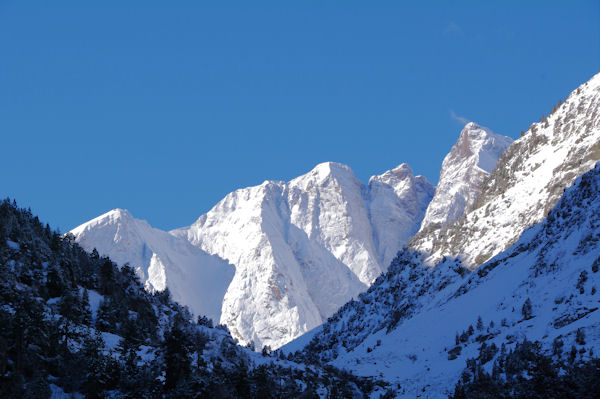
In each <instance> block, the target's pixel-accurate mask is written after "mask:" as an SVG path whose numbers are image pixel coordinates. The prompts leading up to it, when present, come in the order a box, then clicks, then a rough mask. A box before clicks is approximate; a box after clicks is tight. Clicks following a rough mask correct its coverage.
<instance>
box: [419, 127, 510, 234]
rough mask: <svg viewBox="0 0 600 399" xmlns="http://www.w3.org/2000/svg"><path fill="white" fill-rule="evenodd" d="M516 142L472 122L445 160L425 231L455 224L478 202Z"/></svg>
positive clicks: (427, 215) (426, 215)
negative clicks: (485, 180) (498, 166)
mask: <svg viewBox="0 0 600 399" xmlns="http://www.w3.org/2000/svg"><path fill="white" fill-rule="evenodd" d="M512 142H513V140H512V139H511V138H510V137H506V136H501V135H499V134H495V133H494V132H492V131H491V130H489V129H488V128H485V127H483V126H479V125H478V124H476V123H474V122H469V123H468V124H467V125H466V126H465V127H464V129H463V130H462V132H461V133H460V137H459V139H458V141H457V142H456V144H455V145H454V146H453V147H452V150H451V151H450V153H448V155H446V157H445V158H444V162H443V163H442V169H441V171H440V180H439V183H438V185H437V187H436V189H435V195H434V196H433V199H432V200H431V202H430V203H429V207H428V208H427V213H426V214H425V218H424V219H423V223H422V224H421V230H426V229H427V228H431V227H430V226H435V225H437V226H439V225H442V224H444V223H446V222H454V221H456V220H457V219H458V218H459V217H460V216H462V215H463V213H464V212H465V211H466V210H467V209H468V208H469V207H471V206H472V205H473V204H474V203H475V200H476V199H477V197H479V194H480V193H481V189H482V185H483V181H484V179H485V178H486V177H487V176H488V175H489V174H490V173H491V172H492V171H493V170H494V168H495V167H496V163H497V162H498V160H499V159H500V156H501V155H502V153H503V152H504V151H505V150H506V149H507V148H508V146H509V145H510V144H511V143H512Z"/></svg>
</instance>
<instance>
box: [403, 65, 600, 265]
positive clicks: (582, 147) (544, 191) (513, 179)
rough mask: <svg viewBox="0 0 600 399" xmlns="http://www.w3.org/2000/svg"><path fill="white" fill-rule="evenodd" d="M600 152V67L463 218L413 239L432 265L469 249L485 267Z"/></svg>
mask: <svg viewBox="0 0 600 399" xmlns="http://www.w3.org/2000/svg"><path fill="white" fill-rule="evenodd" d="M598 160H600V74H598V75H596V76H594V77H593V78H592V79H590V80H589V81H588V82H587V83H584V84H583V85H581V86H580V87H579V88H577V90H575V91H574V92H572V93H571V94H570V95H569V97H568V98H567V99H566V100H565V101H564V103H559V105H558V106H557V107H555V109H553V110H552V112H551V113H550V115H548V116H545V117H543V118H542V120H541V121H540V122H537V123H534V124H532V125H531V127H530V128H529V129H528V130H527V132H525V134H524V135H523V136H522V137H520V138H519V139H518V140H516V141H515V142H514V143H513V144H511V145H510V147H509V148H508V149H507V150H506V151H505V152H504V153H503V154H502V156H501V157H500V160H499V161H498V163H497V166H496V168H495V169H494V171H493V172H492V173H491V174H490V175H489V176H487V177H486V178H485V180H484V182H483V185H482V187H483V188H482V190H481V194H480V195H479V197H478V198H477V200H476V201H475V203H474V204H473V207H472V210H471V211H469V212H467V213H466V214H465V215H464V216H463V217H461V218H460V219H459V220H457V221H456V222H450V223H447V224H446V225H443V226H441V227H439V226H434V227H433V228H429V229H423V230H422V231H421V232H419V233H418V234H417V235H416V236H415V237H414V238H412V239H411V240H410V242H409V244H408V245H409V247H410V248H411V249H413V250H416V251H419V252H421V253H424V254H426V256H427V260H426V261H427V263H428V264H430V265H434V264H435V263H437V262H438V261H439V260H441V259H443V258H444V257H461V259H462V261H463V263H464V264H466V265H467V266H469V267H471V268H474V267H477V266H478V265H480V264H482V263H483V262H485V261H486V260H488V259H489V258H491V257H492V256H494V255H496V254H498V253H499V252H501V251H503V250H504V249H506V248H508V247H509V246H510V245H512V244H513V243H514V242H515V241H516V240H517V239H518V238H519V236H520V235H521V233H522V232H523V231H524V230H525V229H526V228H528V227H530V226H533V225H534V224H536V223H539V222H540V221H542V220H543V219H544V217H546V215H547V214H548V211H549V210H550V209H552V207H553V206H554V205H555V204H556V202H557V201H558V199H559V198H560V196H561V195H562V193H563V192H564V190H565V189H566V188H568V187H570V186H571V185H572V184H573V182H574V181H575V179H576V178H577V177H578V176H580V175H582V174H583V173H585V172H587V171H589V170H590V169H591V168H593V167H594V165H595V163H596V162H597V161H598ZM430 226H433V225H430Z"/></svg>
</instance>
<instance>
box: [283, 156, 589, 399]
mask: <svg viewBox="0 0 600 399" xmlns="http://www.w3.org/2000/svg"><path fill="white" fill-rule="evenodd" d="M419 258H420V257H419V254H418V253H411V252H410V251H405V252H404V253H402V254H400V255H399V257H398V258H397V259H396V260H395V261H394V263H393V264H392V266H391V267H390V271H388V273H387V274H386V275H385V276H382V277H381V278H380V279H378V281H377V282H376V283H375V284H374V285H373V286H372V287H371V288H370V289H369V291H368V292H367V293H366V294H363V295H361V297H360V299H359V300H358V301H353V302H350V303H348V304H346V305H345V306H344V307H343V308H342V309H341V310H340V311H339V312H338V313H336V314H335V315H334V316H333V317H332V318H330V321H329V322H328V323H325V324H324V325H323V326H321V327H319V328H317V329H316V330H315V331H313V332H312V333H311V334H309V338H310V339H311V341H310V343H309V345H308V346H307V347H306V348H305V349H304V351H305V356H307V358H311V357H312V358H314V357H317V358H320V359H322V360H324V361H329V362H331V363H332V364H333V365H337V366H340V367H345V368H348V369H350V370H352V371H353V372H356V373H358V374H361V375H374V376H379V377H383V378H384V379H386V380H389V381H392V382H395V383H398V384H399V385H400V387H401V389H400V392H401V396H402V397H430V398H437V397H446V394H447V393H448V392H449V391H451V390H452V389H453V387H454V384H455V383H456V381H457V380H458V378H459V377H460V374H461V372H462V371H463V370H464V368H465V361H466V360H467V359H469V358H476V357H478V356H480V354H481V351H485V350H486V349H488V350H489V348H490V347H491V346H492V344H494V345H495V346H496V347H497V348H500V347H501V346H502V344H505V345H506V346H507V349H510V348H511V347H512V346H514V344H515V343H516V342H517V341H521V340H522V339H523V338H524V337H527V338H528V339H529V340H540V341H541V342H542V343H543V344H544V347H545V348H546V350H547V351H549V353H552V346H553V343H555V341H556V342H557V343H558V342H562V343H563V344H564V348H565V349H564V350H565V351H568V350H569V348H571V346H575V347H576V349H577V351H578V352H579V353H580V356H584V357H585V356H588V352H589V349H593V350H594V351H595V352H597V349H598V348H599V347H600V330H599V327H600V312H599V311H598V308H599V305H598V302H599V300H600V293H599V292H598V291H597V288H598V287H599V286H600V271H599V269H600V166H597V167H596V168H594V169H593V170H592V171H590V172H588V173H586V174H585V175H584V176H582V177H581V178H579V179H578V180H577V181H576V182H575V184H574V186H573V187H572V188H570V189H568V190H567V191H566V193H565V194H564V196H563V197H562V199H561V200H560V202H559V203H558V204H557V205H556V207H555V208H554V209H553V210H552V211H551V212H550V213H549V214H548V217H547V219H546V220H544V221H543V222H542V223H540V224H538V225H536V226H534V227H532V228H530V229H528V230H527V231H526V232H525V233H524V234H523V235H522V236H521V238H520V239H519V240H518V241H517V242H516V243H515V244H514V245H512V246H511V247H510V248H509V249H508V250H506V251H504V252H502V253H501V254H499V255H498V256H496V257H495V258H493V259H492V260H490V261H489V262H487V263H485V264H484V265H482V266H481V267H480V268H479V269H477V270H476V271H474V272H471V273H466V269H461V268H460V262H457V260H456V259H449V258H447V259H446V260H444V261H443V262H441V263H440V264H439V265H438V267H436V268H434V269H429V268H427V267H424V266H423V265H422V264H419ZM463 275H464V276H463ZM528 299H529V301H530V302H531V305H532V306H531V315H526V314H525V313H524V312H523V311H522V309H523V305H524V304H525V303H526V302H527V300H528ZM479 317H481V319H482V323H481V325H480V327H479V328H478V327H477V324H478V323H477V322H478V318H479ZM470 327H473V328H472V333H469V332H468V331H469V330H470ZM578 330H579V331H580V333H579V334H581V333H583V336H584V337H585V339H584V343H582V342H581V340H579V341H576V339H575V338H576V335H577V331H578ZM463 333H464V334H463ZM458 336H460V338H458ZM457 339H458V342H457ZM306 341H307V339H306V338H304V337H302V338H301V339H299V340H298V342H295V341H294V342H292V343H290V344H288V345H287V346H285V347H284V348H283V349H284V350H285V351H294V350H297V349H299V348H300V347H301V346H302V344H304V343H306ZM491 353H492V354H494V353H495V352H493V351H492V352H491ZM492 358H493V356H492ZM491 364H492V361H490V362H489V363H488V364H487V365H488V366H490V367H491Z"/></svg>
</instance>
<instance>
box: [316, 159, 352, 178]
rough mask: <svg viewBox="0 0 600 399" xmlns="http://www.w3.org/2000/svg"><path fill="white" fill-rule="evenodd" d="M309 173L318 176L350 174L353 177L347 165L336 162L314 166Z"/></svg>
mask: <svg viewBox="0 0 600 399" xmlns="http://www.w3.org/2000/svg"><path fill="white" fill-rule="evenodd" d="M309 173H311V174H317V175H319V176H328V175H339V174H340V173H343V174H347V173H351V174H352V175H354V173H353V172H352V169H351V168H350V167H349V166H348V165H344V164H343V163H338V162H322V163H320V164H318V165H317V166H315V167H314V168H313V169H312V170H311V171H310V172H309Z"/></svg>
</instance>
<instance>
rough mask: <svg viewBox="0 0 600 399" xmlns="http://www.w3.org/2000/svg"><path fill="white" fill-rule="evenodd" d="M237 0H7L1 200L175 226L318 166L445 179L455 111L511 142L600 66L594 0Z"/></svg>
mask: <svg viewBox="0 0 600 399" xmlns="http://www.w3.org/2000/svg"><path fill="white" fill-rule="evenodd" d="M171 3H173V4H174V5H171ZM245 3H246V2H240V3H233V2H226V3H223V2H204V3H202V2H164V3H161V2H143V3H142V2H127V1H119V2H110V1H105V2H85V1H72V2H61V1H54V2H39V3H36V2H21V1H19V2H17V1H0V57H1V58H0V132H1V135H2V146H1V147H0V149H1V156H0V176H1V179H0V195H2V196H3V197H6V196H10V197H11V198H15V199H16V200H17V201H18V202H19V203H20V204H21V205H23V206H27V207H31V208H32V210H33V211H34V213H36V214H39V215H40V217H41V218H42V220H45V221H47V222H50V223H51V224H52V225H53V226H55V227H59V228H60V229H61V231H66V230H68V229H70V228H73V227H75V226H76V225H78V224H80V223H82V222H84V221H86V220H88V219H90V218H93V217H95V216H97V215H99V214H101V213H103V212H105V211H108V210H110V209H112V208H116V207H121V208H127V209H129V210H130V211H131V212H132V213H133V214H134V216H136V217H138V218H142V219H146V220H148V221H149V222H150V223H151V224H152V225H154V226H156V227H159V228H163V229H170V228H175V227H180V226H183V225H188V224H190V223H192V222H193V221H194V220H195V219H196V218H197V217H198V216H200V215H201V214H202V213H204V212H206V211H207V210H208V209H210V208H211V207H212V206H213V205H214V204H215V203H216V202H218V201H219V200H220V199H221V198H222V197H223V196H225V195H226V194H227V193H228V192H230V191H233V190H235V189H236V188H240V187H245V186H250V185H255V184H260V183H261V182H262V181H264V180H266V179H278V180H289V179H291V178H293V177H295V176H297V175H300V174H302V173H305V172H307V171H308V170H310V169H311V168H312V167H313V166H314V165H315V164H317V163H319V162H323V161H337V162H343V163H346V164H348V165H350V166H351V167H352V168H353V170H354V172H355V174H356V176H357V177H358V178H359V179H361V180H363V181H366V180H367V179H368V177H369V176H371V175H373V174H378V173H382V172H383V171H385V170H387V169H390V168H393V167H394V166H396V165H398V164H400V163H402V162H408V163H409V164H410V165H411V166H412V168H413V170H414V171H415V173H417V174H423V175H425V176H426V177H427V178H428V179H430V180H431V181H432V182H434V183H435V182H436V181H437V178H438V174H439V168H440V165H441V161H442V159H443V157H444V156H445V154H446V153H447V152H448V151H449V150H450V147H451V146H452V144H453V143H454V142H455V141H456V139H457V137H458V134H459V132H460V129H461V127H462V124H461V122H460V120H461V119H462V118H465V119H468V120H474V121H476V122H478V123H480V124H483V125H485V126H488V127H490V128H491V129H492V130H494V131H496V132H497V133H502V134H505V135H508V136H511V137H513V138H516V137H518V136H519V133H520V131H521V130H526V129H527V127H528V126H529V125H530V124H531V123H532V122H534V121H536V120H538V119H539V118H540V116H542V115H543V114H546V113H548V112H549V110H550V109H551V108H552V106H553V105H554V104H556V103H557V102H558V100H560V99H564V98H565V97H566V96H567V95H568V94H569V92H570V91H571V90H573V89H575V88H576V87H577V86H578V85H579V84H581V83H583V82H584V81H586V80H587V79H589V78H590V77H591V76H592V75H594V74H595V73H596V72H598V71H599V70H600V22H599V21H600V5H599V4H600V3H599V2H597V1H593V2H592V1H590V2H573V1H569V2H552V1H545V2H529V3H525V4H522V2H504V5H503V6H499V5H492V4H480V3H488V2H474V1H473V2H439V3H435V2H430V3H426V4H425V5H420V4H421V3H417V2H413V3H409V2H344V3H342V2H339V3H334V2H297V3H296V2H285V3H286V5H279V4H278V2H258V3H255V5H254V6H253V7H250V6H248V5H244V4H245ZM50 4H52V6H50ZM342 4H344V5H342Z"/></svg>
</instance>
